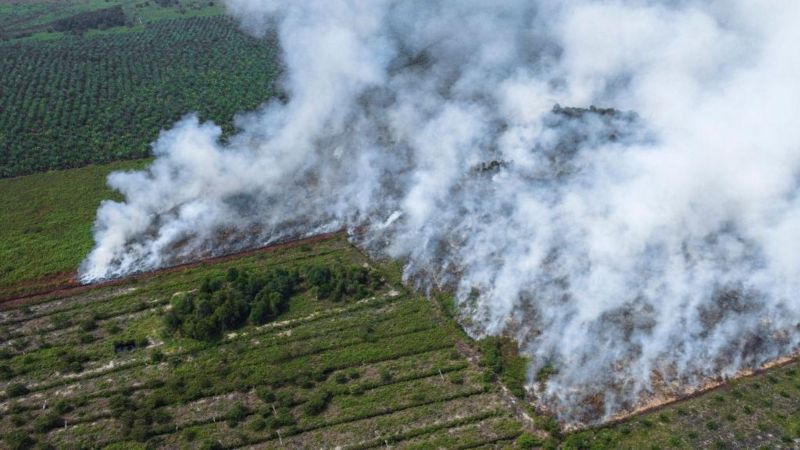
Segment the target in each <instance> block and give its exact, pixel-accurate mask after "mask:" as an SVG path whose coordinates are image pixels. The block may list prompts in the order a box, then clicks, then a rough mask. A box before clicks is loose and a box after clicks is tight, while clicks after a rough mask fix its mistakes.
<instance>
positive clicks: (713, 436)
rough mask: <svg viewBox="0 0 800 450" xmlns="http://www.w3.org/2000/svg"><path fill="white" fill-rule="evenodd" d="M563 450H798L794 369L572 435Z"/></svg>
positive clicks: (799, 404)
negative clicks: (693, 449) (608, 425)
mask: <svg viewBox="0 0 800 450" xmlns="http://www.w3.org/2000/svg"><path fill="white" fill-rule="evenodd" d="M563 447H564V448H568V449H590V448H591V449H670V448H686V449H689V448H709V449H796V448H800V364H798V362H796V361H795V362H793V363H790V364H788V365H786V366H783V367H780V368H775V369H771V370H768V371H766V372H764V373H761V374H758V375H755V376H751V377H745V378H740V379H737V380H733V381H731V382H729V383H727V384H725V385H724V386H722V387H721V388H719V389H715V390H713V391H709V392H707V393H704V394H702V395H700V396H698V397H694V398H691V399H688V400H685V401H680V402H677V403H675V404H672V405H668V406H666V407H664V408H660V409H658V410H656V411H652V412H649V413H646V414H642V415H639V416H636V417H634V418H632V419H630V420H627V421H625V422H623V423H620V424H616V425H614V426H610V427H604V428H599V429H594V430H589V431H585V432H580V433H575V434H573V435H570V436H568V437H567V439H566V440H565V442H564V444H563Z"/></svg>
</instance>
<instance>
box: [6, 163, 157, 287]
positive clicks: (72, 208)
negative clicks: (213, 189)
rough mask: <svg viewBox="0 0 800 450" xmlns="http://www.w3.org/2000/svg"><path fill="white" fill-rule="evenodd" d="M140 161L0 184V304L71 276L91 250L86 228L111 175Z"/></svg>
mask: <svg viewBox="0 0 800 450" xmlns="http://www.w3.org/2000/svg"><path fill="white" fill-rule="evenodd" d="M144 164H145V161H132V162H120V163H114V164H108V165H102V166H88V167H83V168H80V169H73V170H65V171H59V172H48V173H42V174H36V175H30V176H26V177H19V178H11V179H5V180H0V223H2V224H3V226H2V227H0V298H5V297H9V296H12V295H19V294H24V293H26V292H30V291H36V290H41V289H42V288H44V287H47V286H48V285H53V284H59V283H63V282H64V281H65V280H68V279H69V278H70V277H72V275H74V273H75V270H76V269H77V267H78V265H79V264H80V262H81V260H82V259H83V258H84V257H85V256H86V254H87V253H88V252H89V250H90V249H91V248H92V243H93V241H92V233H91V228H92V223H93V222H94V217H95V213H96V212H97V207H98V206H99V205H100V201H101V200H103V199H108V198H114V193H113V192H112V191H111V190H110V189H108V187H107V186H106V176H107V175H108V174H109V173H110V172H111V171H113V170H123V169H134V168H140V167H142V166H144Z"/></svg>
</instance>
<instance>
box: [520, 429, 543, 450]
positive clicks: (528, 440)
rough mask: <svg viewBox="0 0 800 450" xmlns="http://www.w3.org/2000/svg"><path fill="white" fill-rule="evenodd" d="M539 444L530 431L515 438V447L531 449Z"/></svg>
mask: <svg viewBox="0 0 800 450" xmlns="http://www.w3.org/2000/svg"><path fill="white" fill-rule="evenodd" d="M540 445H542V442H541V441H540V440H539V439H538V438H537V437H536V436H534V435H532V434H530V433H522V434H521V435H520V437H518V438H517V447H519V448H522V449H526V450H527V449H532V448H536V447H538V446H540Z"/></svg>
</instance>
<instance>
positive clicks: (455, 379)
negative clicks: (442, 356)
mask: <svg viewBox="0 0 800 450" xmlns="http://www.w3.org/2000/svg"><path fill="white" fill-rule="evenodd" d="M450 382H451V383H453V384H464V374H462V373H461V372H453V373H451V374H450Z"/></svg>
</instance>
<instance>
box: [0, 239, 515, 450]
mask: <svg viewBox="0 0 800 450" xmlns="http://www.w3.org/2000/svg"><path fill="white" fill-rule="evenodd" d="M398 281H399V272H398V271H397V270H395V268H394V267H391V266H375V265H374V263H373V262H370V261H368V260H366V259H365V257H364V256H363V255H362V254H361V253H359V252H358V251H356V250H355V249H353V248H352V247H350V246H349V244H347V242H346V241H345V239H344V237H343V236H338V237H334V238H331V239H329V240H326V241H322V242H319V243H315V244H313V245H298V246H294V247H282V248H279V249H276V250H274V251H270V252H257V253H253V254H249V255H246V256H242V257H239V258H236V259H232V260H227V261H220V262H216V263H213V264H204V265H199V266H194V267H188V268H184V269H181V270H177V271H170V272H163V273H160V274H157V275H154V276H152V277H149V278H141V279H139V280H137V281H136V282H130V283H128V284H124V285H116V286H104V287H100V288H96V289H94V290H92V291H88V292H86V293H83V294H77V295H75V296H74V297H71V298H68V299H62V298H42V299H40V300H37V301H36V302H34V303H30V304H28V305H27V306H26V307H20V308H18V309H12V310H8V311H5V312H3V313H2V314H0V349H2V351H3V353H2V355H0V356H2V360H0V365H3V366H4V367H6V372H7V379H6V380H3V381H0V390H2V391H3V394H1V395H3V396H4V397H5V398H3V399H2V402H0V439H2V441H3V442H4V443H5V445H6V446H7V447H11V448H20V446H21V447H22V448H27V447H30V446H31V445H34V444H35V445H39V446H43V447H48V446H52V447H55V448H81V447H98V446H99V447H104V446H109V447H110V448H139V447H138V446H141V445H144V446H148V447H161V448H185V447H192V448H194V447H217V448H233V447H238V446H243V445H251V444H252V445H263V446H266V447H276V446H279V445H280V443H281V442H283V445H285V446H287V447H294V448H309V447H320V446H336V445H340V446H348V447H351V448H372V447H382V446H385V445H387V443H388V445H391V446H395V445H396V446H401V447H408V448H437V447H446V448H450V447H454V446H462V445H463V446H470V447H479V446H486V447H489V448H500V447H508V446H516V445H517V444H516V442H517V439H518V438H519V437H520V436H521V435H522V432H523V430H522V427H521V425H520V423H519V422H518V421H517V419H516V417H515V416H514V414H513V413H512V412H511V411H510V409H509V408H508V406H507V404H506V402H505V401H504V400H503V398H502V395H503V394H502V392H501V391H500V390H499V389H498V387H497V385H495V384H493V383H487V382H486V380H485V378H484V375H483V371H484V369H483V368H482V367H480V366H479V365H477V364H476V363H474V362H470V360H468V359H467V358H465V357H464V356H462V355H461V354H460V353H459V351H458V350H457V348H459V347H463V346H470V345H471V344H470V342H469V341H467V340H465V337H464V335H463V333H462V331H461V330H460V329H459V327H458V326H457V325H456V324H455V322H454V321H452V320H451V319H450V318H448V317H446V316H445V315H443V314H442V313H441V311H440V310H439V309H438V306H437V304H436V303H434V302H430V301H428V300H426V299H424V298H422V297H418V296H413V295H410V294H409V293H408V292H406V291H405V290H404V289H403V288H402V286H400V285H399V284H398ZM339 285H342V286H341V287H338V286H339ZM325 292H328V294H327V295H326V294H324V293H325ZM337 292H341V295H337V294H336V293H337ZM262 301H263V302H266V308H267V310H268V314H267V315H265V316H259V318H258V320H254V317H255V316H253V314H252V311H253V310H255V309H256V308H255V305H257V304H259V303H260V302H262ZM226 304H228V305H230V307H227V306H225V305H226ZM237 305H238V306H237ZM244 305H247V306H249V308H250V314H247V311H246V308H245V307H244ZM238 307H241V308H242V309H241V310H239V309H238ZM201 311H205V312H203V313H200V312H201ZM198 314H199V315H198ZM256 316H257V315H256ZM200 317H202V318H203V320H205V319H208V318H210V317H215V318H216V319H215V322H214V323H215V324H224V327H220V329H219V330H218V332H217V333H216V335H215V338H214V339H211V340H207V339H205V336H203V339H194V338H193V336H189V335H188V334H190V333H187V332H185V331H184V325H185V324H187V323H190V322H191V321H193V320H196V319H198V318H200ZM230 319H236V320H230ZM177 322H179V325H177V326H176V323H177ZM89 324H91V325H89ZM112 326H113V327H116V330H115V333H114V334H111V332H110V330H111V329H112ZM170 330H171V331H170ZM233 330H235V331H233ZM87 336H88V338H87ZM195 337H200V336H195ZM76 362H77V365H76V366H74V367H72V365H74V364H76ZM20 433H24V434H20ZM34 441H35V442H34ZM526 442H528V440H526V439H521V440H520V443H521V444H520V445H522V444H525V443H526ZM526 445H527V444H526Z"/></svg>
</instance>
